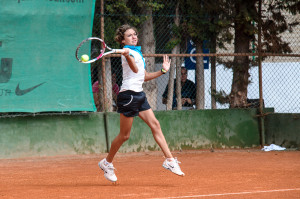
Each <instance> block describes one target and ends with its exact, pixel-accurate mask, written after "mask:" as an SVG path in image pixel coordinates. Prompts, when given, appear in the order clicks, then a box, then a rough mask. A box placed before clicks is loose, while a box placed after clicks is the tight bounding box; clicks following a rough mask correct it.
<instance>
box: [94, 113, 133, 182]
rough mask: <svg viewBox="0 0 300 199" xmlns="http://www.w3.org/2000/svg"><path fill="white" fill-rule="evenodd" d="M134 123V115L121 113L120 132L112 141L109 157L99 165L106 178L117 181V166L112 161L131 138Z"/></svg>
mask: <svg viewBox="0 0 300 199" xmlns="http://www.w3.org/2000/svg"><path fill="white" fill-rule="evenodd" d="M132 123H133V117H126V116H124V115H123V114H120V133H119V135H117V137H116V138H115V139H114V140H113V141H112V143H111V147H110V150H109V153H108V155H107V157H106V158H105V159H103V160H101V161H100V162H99V167H100V168H101V169H102V170H103V171H104V176H105V178H106V179H108V180H110V181H112V182H114V183H115V182H116V181H117V177H116V175H115V173H114V169H115V168H114V167H113V164H112V161H113V159H114V157H115V155H116V153H117V152H118V150H119V149H120V147H121V146H122V144H123V143H124V142H125V141H126V140H128V139H129V136H130V131H131V127H132Z"/></svg>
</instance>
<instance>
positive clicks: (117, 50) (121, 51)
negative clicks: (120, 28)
mask: <svg viewBox="0 0 300 199" xmlns="http://www.w3.org/2000/svg"><path fill="white" fill-rule="evenodd" d="M123 52H125V50H123V49H116V52H115V53H120V54H121V53H123Z"/></svg>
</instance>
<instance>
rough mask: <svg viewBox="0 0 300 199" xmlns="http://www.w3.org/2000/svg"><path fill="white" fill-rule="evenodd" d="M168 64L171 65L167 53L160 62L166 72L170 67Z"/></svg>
mask: <svg viewBox="0 0 300 199" xmlns="http://www.w3.org/2000/svg"><path fill="white" fill-rule="evenodd" d="M170 66H171V60H170V59H169V57H168V56H167V55H164V62H163V64H162V68H163V69H164V70H165V71H167V72H168V71H169V69H170Z"/></svg>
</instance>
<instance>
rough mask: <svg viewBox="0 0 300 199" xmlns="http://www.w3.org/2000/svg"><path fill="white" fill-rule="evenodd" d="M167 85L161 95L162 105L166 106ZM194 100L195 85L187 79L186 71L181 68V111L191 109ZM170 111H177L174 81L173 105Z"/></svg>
mask: <svg viewBox="0 0 300 199" xmlns="http://www.w3.org/2000/svg"><path fill="white" fill-rule="evenodd" d="M167 98H168V85H167V86H166V89H165V91H164V93H163V95H162V103H163V104H167ZM195 100H196V85H195V83H194V82H192V81H191V80H188V79H187V69H186V68H185V67H181V103H182V109H193V105H194V104H195ZM172 109H177V100H176V79H175V80H174V91H173V103H172Z"/></svg>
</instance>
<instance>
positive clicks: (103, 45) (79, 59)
mask: <svg viewBox="0 0 300 199" xmlns="http://www.w3.org/2000/svg"><path fill="white" fill-rule="evenodd" d="M90 40H98V41H100V42H101V44H102V50H101V53H100V54H99V55H98V56H97V57H96V58H94V59H91V60H88V61H82V60H81V58H79V57H78V51H79V49H80V47H81V46H82V45H83V44H84V43H85V42H87V41H90ZM105 49H108V50H109V51H108V52H105ZM123 52H124V50H123V49H112V48H110V47H108V46H107V45H106V43H105V42H104V41H103V40H102V39H100V38H98V37H89V38H86V39H85V40H83V41H82V42H80V44H79V45H78V46H77V48H76V51H75V57H76V59H77V60H78V61H79V62H81V63H84V64H90V63H93V62H95V61H97V60H99V59H101V58H102V57H104V56H106V55H109V54H113V53H123Z"/></svg>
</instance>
